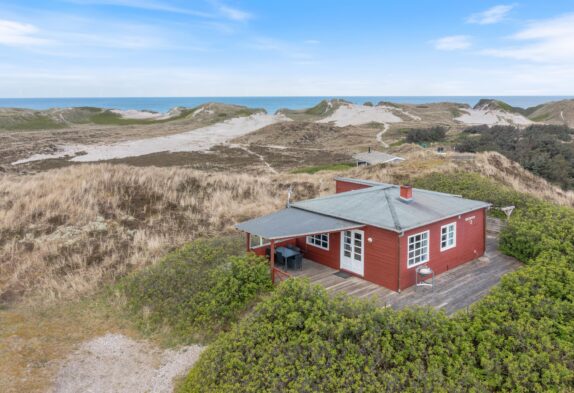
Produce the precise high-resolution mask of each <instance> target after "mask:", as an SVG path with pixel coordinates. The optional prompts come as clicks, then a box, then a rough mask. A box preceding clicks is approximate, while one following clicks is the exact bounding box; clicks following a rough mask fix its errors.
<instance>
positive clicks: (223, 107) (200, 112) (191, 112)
mask: <svg viewBox="0 0 574 393" xmlns="http://www.w3.org/2000/svg"><path fill="white" fill-rule="evenodd" d="M262 111H263V109H253V108H247V107H244V106H239V105H228V104H219V103H207V104H204V105H201V106H198V107H195V108H173V109H172V110H170V111H169V112H168V113H167V114H159V113H157V112H153V111H139V112H140V113H143V114H144V115H145V114H148V115H157V118H154V117H150V118H138V116H137V113H135V115H134V114H133V113H132V114H129V113H128V114H123V113H122V112H118V111H114V110H111V109H105V108H95V107H77V108H54V109H48V110H31V109H18V108H0V131H37V130H57V129H65V128H71V127H75V126H89V125H104V126H128V125H159V124H164V123H171V122H201V123H202V124H206V125H207V124H212V123H214V122H218V121H223V120H227V119H231V118H234V117H241V116H249V115H252V114H254V113H258V112H262ZM136 112H137V111H136ZM160 115H161V116H160ZM144 117H145V116H144Z"/></svg>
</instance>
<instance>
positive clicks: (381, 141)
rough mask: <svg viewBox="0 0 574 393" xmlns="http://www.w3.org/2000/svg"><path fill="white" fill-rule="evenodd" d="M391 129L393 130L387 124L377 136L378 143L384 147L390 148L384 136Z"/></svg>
mask: <svg viewBox="0 0 574 393" xmlns="http://www.w3.org/2000/svg"><path fill="white" fill-rule="evenodd" d="M389 128H391V126H390V125H389V124H387V123H385V126H384V127H383V129H382V130H381V132H379V133H378V134H377V142H380V143H381V145H383V147H385V148H388V147H389V144H388V143H387V142H385V141H383V135H384V134H385V133H386V132H387V131H388V130H389Z"/></svg>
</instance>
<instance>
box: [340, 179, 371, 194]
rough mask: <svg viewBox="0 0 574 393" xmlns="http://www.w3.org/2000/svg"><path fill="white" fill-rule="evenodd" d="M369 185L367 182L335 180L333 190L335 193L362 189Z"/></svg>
mask: <svg viewBox="0 0 574 393" xmlns="http://www.w3.org/2000/svg"><path fill="white" fill-rule="evenodd" d="M369 187H371V186H369V185H368V184H359V183H353V182H350V181H345V180H335V192H336V193H337V194H339V193H341V192H347V191H353V190H362V189H363V188H369Z"/></svg>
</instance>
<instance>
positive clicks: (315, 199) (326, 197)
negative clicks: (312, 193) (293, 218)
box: [291, 184, 397, 206]
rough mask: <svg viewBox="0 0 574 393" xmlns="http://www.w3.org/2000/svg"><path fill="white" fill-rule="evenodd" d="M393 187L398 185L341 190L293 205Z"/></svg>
mask: <svg viewBox="0 0 574 393" xmlns="http://www.w3.org/2000/svg"><path fill="white" fill-rule="evenodd" d="M393 187H397V186H395V185H393V184H391V185H387V184H381V185H380V186H370V187H366V188H361V189H358V190H351V191H345V192H339V193H336V194H330V195H325V196H322V197H318V198H313V199H305V200H302V201H297V202H293V203H292V204H291V205H293V206H297V204H298V203H299V202H308V201H317V200H322V201H324V200H328V199H337V198H342V197H344V196H349V195H350V194H351V193H352V194H353V195H356V194H364V193H367V192H373V191H381V190H386V189H389V188H393Z"/></svg>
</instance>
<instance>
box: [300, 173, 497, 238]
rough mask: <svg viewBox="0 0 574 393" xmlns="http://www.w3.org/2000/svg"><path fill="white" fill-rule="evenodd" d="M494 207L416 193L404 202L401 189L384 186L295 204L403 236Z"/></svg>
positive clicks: (305, 208)
mask: <svg viewBox="0 0 574 393" xmlns="http://www.w3.org/2000/svg"><path fill="white" fill-rule="evenodd" d="M488 206H490V205H489V204H488V203H486V202H481V201H474V200H471V199H464V198H461V197H459V196H456V195H451V194H444V193H440V192H434V191H427V190H421V189H417V188H415V189H413V199H412V201H410V202H406V201H404V200H402V199H401V198H400V187H399V186H395V185H390V184H381V185H378V186H372V187H369V188H364V189H361V190H355V191H348V192H343V193H339V194H334V195H329V196H326V197H322V198H316V199H310V200H306V201H300V202H296V203H293V207H295V208H298V209H303V210H307V211H310V212H314V213H320V214H323V215H326V216H329V217H334V218H339V219H343V220H349V221H352V222H357V223H362V224H367V225H372V226H376V227H380V228H385V229H389V230H392V231H396V232H401V231H405V230H409V229H413V228H417V227H420V226H422V225H427V224H430V223H433V222H436V221H440V220H442V219H445V218H449V217H454V216H457V215H459V214H464V213H467V212H470V211H473V210H477V209H481V208H486V207H488Z"/></svg>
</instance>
